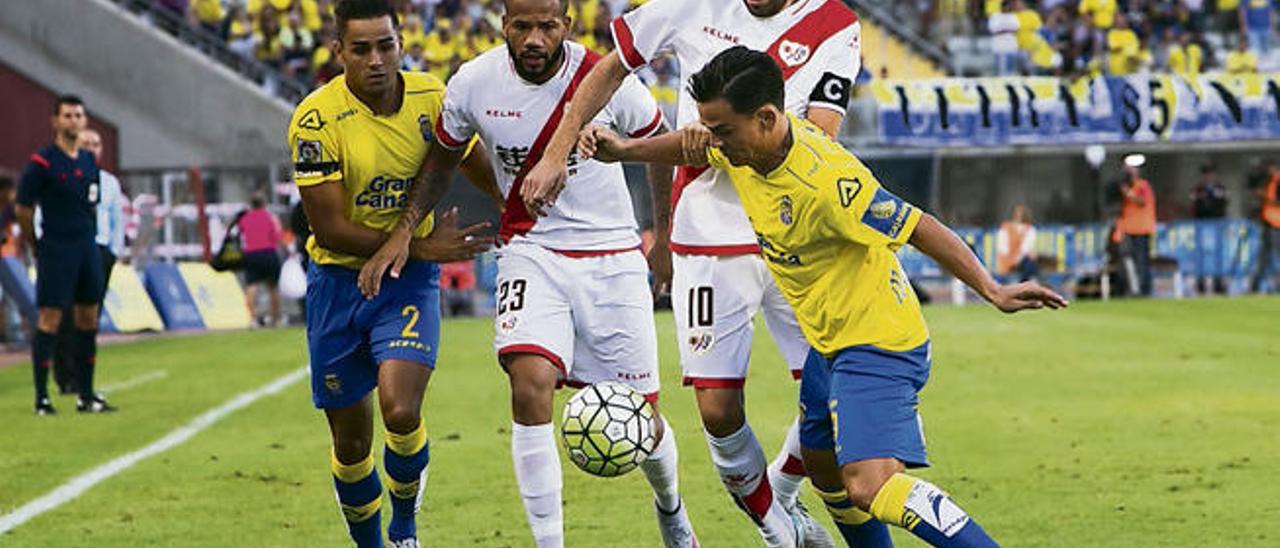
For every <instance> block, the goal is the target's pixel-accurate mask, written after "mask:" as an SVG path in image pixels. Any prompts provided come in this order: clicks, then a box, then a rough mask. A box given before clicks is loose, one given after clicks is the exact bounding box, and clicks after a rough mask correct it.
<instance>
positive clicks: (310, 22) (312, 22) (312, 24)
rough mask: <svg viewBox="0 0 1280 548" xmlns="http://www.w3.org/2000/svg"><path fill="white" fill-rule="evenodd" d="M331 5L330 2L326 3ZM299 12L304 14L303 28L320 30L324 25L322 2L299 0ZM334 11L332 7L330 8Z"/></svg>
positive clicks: (312, 30) (314, 30) (313, 30)
mask: <svg viewBox="0 0 1280 548" xmlns="http://www.w3.org/2000/svg"><path fill="white" fill-rule="evenodd" d="M325 5H326V6H329V4H328V3H326V4H325ZM297 8H298V14H299V15H301V16H302V26H303V28H305V29H307V30H309V31H311V32H320V28H321V27H322V26H323V25H324V23H323V21H321V19H320V15H321V10H320V3H319V2H317V1H316V0H298V4H297ZM328 9H329V10H330V11H332V9H333V8H332V7H331V6H330V7H329V8H328Z"/></svg>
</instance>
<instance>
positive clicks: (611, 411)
mask: <svg viewBox="0 0 1280 548" xmlns="http://www.w3.org/2000/svg"><path fill="white" fill-rule="evenodd" d="M560 439H561V440H562V441H563V442H564V448H565V450H566V451H568V452H569V458H570V460H572V461H573V463H574V464H576V465H578V468H581V469H582V470H583V471H585V472H586V473H588V474H591V475H593V476H600V477H606V478H611V477H614V476H621V475H622V474H625V473H627V472H630V471H631V470H633V469H634V468H635V467H637V466H639V465H640V464H641V463H643V462H644V461H645V459H648V458H649V455H650V454H651V453H653V450H654V448H655V447H657V445H658V422H657V418H656V417H655V415H654V412H653V405H652V404H650V403H649V402H648V400H645V399H644V395H643V394H641V393H639V392H636V391H635V390H634V389H632V388H631V387H629V386H627V385H625V384H620V383H616V382H600V383H596V384H593V385H590V386H587V387H586V388H583V389H582V390H579V391H578V393H577V394H574V395H573V396H572V397H570V398H569V401H568V402H566V403H565V405H564V418H563V420H562V421H561V422H560Z"/></svg>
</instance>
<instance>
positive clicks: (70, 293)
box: [16, 95, 115, 415]
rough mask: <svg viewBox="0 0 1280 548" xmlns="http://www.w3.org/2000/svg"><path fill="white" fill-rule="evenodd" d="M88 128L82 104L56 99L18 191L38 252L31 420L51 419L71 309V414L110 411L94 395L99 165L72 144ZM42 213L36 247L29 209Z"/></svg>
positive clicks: (25, 231)
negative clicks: (55, 367) (54, 370)
mask: <svg viewBox="0 0 1280 548" xmlns="http://www.w3.org/2000/svg"><path fill="white" fill-rule="evenodd" d="M87 124H88V119H87V118H86V116H85V110H84V103H83V102H82V101H81V100H80V98H79V97H76V96H74V95H64V96H62V97H59V98H58V100H57V102H56V103H54V106H53V131H54V142H53V144H51V145H48V146H46V147H44V148H42V149H40V150H39V151H37V152H36V153H35V154H32V155H31V162H30V163H28V164H27V167H26V169H25V170H24V171H23V173H22V180H21V182H20V183H19V184H18V203H17V208H16V213H17V217H18V222H19V223H20V224H21V225H22V235H23V237H24V238H25V239H26V241H27V244H28V245H29V247H30V248H31V249H34V250H35V253H36V306H37V307H38V308H39V317H38V319H37V320H36V335H35V341H34V342H33V343H32V345H31V361H32V369H33V372H34V376H35V387H36V404H35V411H36V414H37V415H52V414H54V413H56V411H55V410H54V408H53V403H52V402H51V401H50V400H49V389H48V384H49V366H50V358H51V356H52V353H53V347H54V345H55V343H56V339H57V333H58V326H59V324H61V323H62V314H63V311H65V310H66V309H67V308H68V307H70V308H71V313H72V323H73V324H74V326H75V340H76V344H75V364H76V385H77V387H78V389H79V393H80V397H79V400H78V401H77V402H76V410H77V411H80V412H83V413H102V412H107V411H114V410H115V408H114V407H112V406H111V405H108V404H107V402H106V401H105V400H104V399H103V398H102V396H101V395H99V394H97V393H96V392H94V391H93V370H94V361H95V359H96V354H97V350H98V349H97V340H96V339H97V335H98V309H99V305H98V303H99V297H101V294H102V283H103V282H102V280H103V271H102V260H101V257H99V255H98V245H97V243H96V242H95V241H94V238H95V236H96V235H97V224H98V220H97V211H96V209H95V206H96V205H97V203H98V198H99V191H100V189H99V181H98V165H97V162H96V161H95V160H94V157H93V154H92V153H91V152H89V151H87V150H80V149H78V148H77V146H76V138H77V137H78V136H79V133H80V131H82V130H84V129H85V127H86V126H87ZM37 205H39V206H40V210H41V215H42V219H41V225H40V228H41V230H42V235H41V237H40V239H39V241H36V232H35V226H34V222H33V219H34V216H35V207H36V206H37Z"/></svg>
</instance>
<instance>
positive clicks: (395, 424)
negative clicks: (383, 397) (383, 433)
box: [382, 402, 421, 434]
mask: <svg viewBox="0 0 1280 548" xmlns="http://www.w3.org/2000/svg"><path fill="white" fill-rule="evenodd" d="M420 417H421V413H419V411H418V409H417V408H415V407H414V406H412V405H407V404H403V403H399V402H396V403H392V404H391V405H388V406H383V408H382V423H383V424H384V425H386V427H387V430H390V431H392V432H395V433H397V434H407V433H409V432H412V431H413V430H414V429H415V428H417V427H418V420H419V418H420Z"/></svg>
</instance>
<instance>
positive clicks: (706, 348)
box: [689, 329, 716, 356]
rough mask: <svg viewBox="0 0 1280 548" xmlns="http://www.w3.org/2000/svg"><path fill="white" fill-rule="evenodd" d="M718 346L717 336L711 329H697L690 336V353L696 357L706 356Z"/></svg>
mask: <svg viewBox="0 0 1280 548" xmlns="http://www.w3.org/2000/svg"><path fill="white" fill-rule="evenodd" d="M715 345H716V335H715V333H714V332H712V331H711V330H710V329H697V330H694V331H693V332H692V333H690V334H689V351H690V352H693V353H694V355H696V356H702V355H705V354H706V353H707V352H710V351H711V347H713V346H715Z"/></svg>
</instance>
